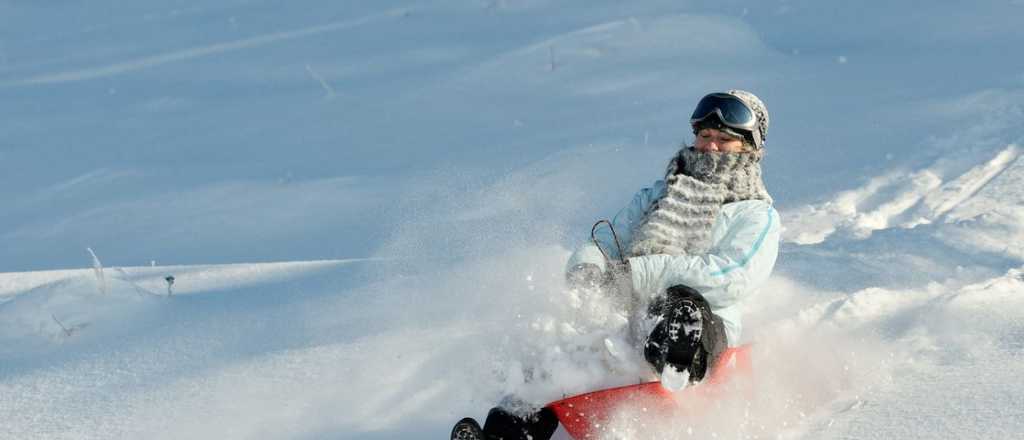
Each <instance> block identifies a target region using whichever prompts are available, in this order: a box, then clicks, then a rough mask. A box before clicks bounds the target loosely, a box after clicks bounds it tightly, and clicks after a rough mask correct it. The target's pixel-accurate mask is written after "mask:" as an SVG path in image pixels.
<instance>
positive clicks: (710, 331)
mask: <svg viewBox="0 0 1024 440" xmlns="http://www.w3.org/2000/svg"><path fill="white" fill-rule="evenodd" d="M649 313H650V314H651V315H652V316H654V317H656V319H657V324H655V326H654V330H653V331H651V334H650V336H648V338H647V342H646V344H645V345H644V358H645V359H647V362H649V363H650V364H651V366H653V367H654V369H655V371H657V372H658V374H661V373H662V371H664V369H665V366H666V365H672V367H673V368H675V369H676V370H677V371H683V370H686V371H688V373H689V376H690V381H692V382H697V381H700V380H701V379H703V378H704V375H705V374H706V373H707V371H708V370H710V369H711V367H712V366H713V365H712V364H713V363H714V361H715V360H717V358H718V355H719V354H720V353H721V352H722V351H723V350H724V349H725V347H726V345H727V342H726V340H725V328H724V326H723V324H722V320H721V319H719V318H718V317H717V316H715V315H714V314H712V313H711V306H710V305H709V304H708V302H707V300H705V299H704V297H703V296H702V295H701V294H700V293H699V292H697V291H696V290H694V289H692V288H690V287H687V286H682V285H679V286H672V287H670V288H669V289H668V291H667V292H666V294H665V297H664V298H662V299H661V300H660V301H656V302H655V303H653V304H651V307H650V309H649Z"/></svg>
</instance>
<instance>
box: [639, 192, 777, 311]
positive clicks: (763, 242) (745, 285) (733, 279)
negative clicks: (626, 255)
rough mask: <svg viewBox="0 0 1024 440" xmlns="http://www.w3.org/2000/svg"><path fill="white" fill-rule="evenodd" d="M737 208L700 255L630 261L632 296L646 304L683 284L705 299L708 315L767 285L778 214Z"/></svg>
mask: <svg viewBox="0 0 1024 440" xmlns="http://www.w3.org/2000/svg"><path fill="white" fill-rule="evenodd" d="M742 203H744V206H743V207H741V208H739V209H737V210H735V211H734V212H732V214H731V218H730V217H726V218H724V219H723V221H725V222H726V228H727V229H726V232H725V235H724V236H723V238H722V239H721V240H720V241H719V242H718V243H717V244H716V245H715V246H714V247H713V248H712V249H711V250H710V251H709V252H708V253H707V254H705V255H679V256H673V255H664V254H659V255H645V256H639V257H633V258H630V259H629V265H630V270H631V272H632V278H633V288H634V291H635V293H636V294H637V295H641V296H645V297H647V298H651V297H654V296H656V295H659V294H661V293H663V292H665V291H666V290H667V289H668V288H669V287H671V286H674V285H678V284H683V285H686V286H689V287H692V288H694V289H696V290H697V291H698V292H700V293H701V294H702V295H704V297H705V298H706V299H707V300H708V303H709V304H710V305H711V307H712V308H713V309H721V308H725V307H730V306H732V305H734V304H736V303H737V302H738V301H740V300H742V299H743V298H744V297H745V295H748V294H750V293H751V292H752V291H755V290H756V289H755V288H756V287H758V286H760V285H761V284H763V283H764V282H765V281H767V280H768V277H769V276H770V275H771V272H772V268H774V266H775V260H776V257H777V256H778V253H779V235H780V230H781V227H780V225H779V214H778V212H776V211H775V209H774V208H772V206H771V205H769V204H767V203H764V202H760V201H756V202H742ZM725 214H726V211H723V215H725Z"/></svg>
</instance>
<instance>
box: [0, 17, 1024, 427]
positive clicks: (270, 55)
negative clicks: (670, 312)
mask: <svg viewBox="0 0 1024 440" xmlns="http://www.w3.org/2000/svg"><path fill="white" fill-rule="evenodd" d="M1022 13H1024V6H1022V2H1020V1H1003V0H986V1H981V2H972V3H971V4H965V3H963V2H953V1H946V0H943V1H938V2H932V3H930V4H929V5H928V7H926V8H925V7H922V6H921V5H919V4H916V3H913V2H896V3H889V2H887V3H884V4H883V3H882V2H868V3H863V2H859V3H854V2H840V1H835V0H828V1H814V2H812V1H772V2H752V1H747V0H727V1H713V2H712V1H703V0H697V1H692V2H685V3H680V2H677V1H670V0H652V1H647V2H633V3H624V2H613V1H605V0H600V1H582V0H570V1H559V2H554V1H550V0H520V1H513V0H442V1H437V2H408V1H404V0H386V1H349V2H328V1H322V0H311V1H308V2H304V3H302V4H301V5H298V4H296V5H292V4H288V5H285V4H282V3H281V2H276V1H270V0H225V1H219V2H200V1H190V0H181V1H175V2H156V1H150V0H141V1H135V2H130V3H124V2H113V1H110V0H99V1H93V2H89V3H88V4H85V3H82V4H75V3H67V2H64V3H61V4H59V5H53V4H42V3H38V4H37V3H33V2H6V3H2V4H0V17H2V18H0V20H2V22H3V26H0V96H2V98H0V117H2V119H3V121H4V123H3V124H0V198H2V200H4V207H3V211H2V212H3V213H2V214H0V272H2V273H0V438H17V439H72V438H73V439H90V438H96V439H100V438H102V439H111V438H124V439H129V438H130V439H138V438H146V439H150V438H152V439H158V438H223V439H232V438H237V439H249V438H290V439H294V438H299V439H315V438H359V439H398V438H401V439H409V438H444V436H446V435H447V433H448V430H449V429H450V427H451V425H452V424H453V423H454V422H455V421H457V420H458V419H459V418H461V417H463V416H466V415H469V416H475V417H478V418H481V417H483V416H484V415H485V414H486V410H487V409H488V408H489V407H490V406H492V405H493V404H494V403H496V402H498V401H500V400H502V399H504V398H507V397H508V396H510V395H514V396H517V397H518V398H520V399H523V401H524V403H525V404H530V403H537V402H544V401H549V400H553V399H556V398H560V397H562V396H563V395H565V394H571V393H576V392H582V391H586V390H589V389H592V388H594V387H599V386H611V385H617V384H623V383H631V382H635V381H636V380H638V379H639V378H641V377H643V376H645V375H649V371H647V370H646V367H645V366H644V364H643V361H642V359H639V358H638V357H637V356H636V354H635V352H633V351H632V349H631V348H630V343H629V340H628V339H629V338H628V324H627V323H626V321H625V318H624V317H622V316H620V315H618V314H616V313H614V310H617V308H618V307H619V306H620V304H618V303H617V302H616V301H618V299H617V298H608V297H605V296H602V295H600V294H598V293H594V292H569V291H566V289H565V288H564V286H563V275H562V269H563V265H564V263H565V259H566V258H567V256H568V255H569V252H570V250H571V249H572V248H573V246H575V245H576V244H578V243H580V242H581V241H582V240H585V239H586V237H587V233H588V232H589V228H590V225H591V224H592V223H593V222H594V221H595V220H597V219H600V218H605V217H609V216H611V215H612V214H613V213H614V212H615V210H617V209H618V208H619V207H621V206H622V205H624V204H625V203H626V202H627V201H628V199H629V197H631V196H632V194H633V192H634V191H636V190H637V189H639V188H640V187H642V186H643V185H646V184H649V183H650V182H651V180H652V179H653V178H654V177H656V176H657V175H658V174H659V173H661V172H662V170H663V169H664V162H665V160H666V159H667V158H668V157H669V156H670V155H671V154H672V153H673V152H674V151H675V148H676V147H677V146H678V145H679V143H680V142H682V141H684V140H687V139H688V138H689V137H691V135H689V133H688V129H687V124H686V123H685V121H686V119H687V117H688V116H689V114H688V113H689V110H690V109H691V107H692V104H693V103H694V102H696V100H697V99H699V97H700V96H701V95H702V94H704V93H706V92H708V91H712V90H720V89H727V88H743V89H747V90H751V91H754V92H755V93H757V94H758V95H759V96H760V97H761V98H763V100H764V101H765V102H766V103H767V105H768V108H769V110H770V111H771V116H772V126H771V128H770V130H769V136H768V144H767V147H768V150H767V151H768V154H767V158H766V163H765V176H766V179H767V185H768V187H769V189H770V191H771V192H772V194H773V196H774V198H775V200H776V204H777V207H778V209H779V210H780V212H781V214H782V219H783V223H784V226H785V231H784V242H783V246H782V251H781V255H780V258H779V262H778V266H777V269H776V272H775V274H774V275H773V278H772V279H771V281H770V282H769V284H768V285H767V286H765V287H764V288H763V289H762V292H761V294H760V295H759V296H757V297H756V298H755V299H754V300H753V302H752V303H751V304H749V305H748V307H747V318H746V320H745V323H744V329H745V334H744V338H745V340H746V341H748V342H751V343H753V344H754V345H753V347H754V352H753V354H754V364H755V372H756V374H757V380H756V381H755V382H754V383H753V387H754V388H753V395H752V396H743V397H742V398H732V399H726V400H724V401H722V402H720V403H718V404H716V406H715V407H714V408H713V409H714V411H712V412H711V414H704V415H703V416H702V417H700V418H698V419H694V418H687V417H685V416H680V417H678V418H671V419H667V420H654V421H652V420H645V419H644V418H643V417H640V416H638V415H637V414H636V413H629V412H626V413H623V414H622V415H621V417H620V418H619V419H617V420H616V421H613V422H612V424H611V425H610V427H609V429H610V430H611V431H614V432H618V433H620V434H622V435H621V436H620V437H621V438H679V437H683V438H686V437H687V436H695V437H697V436H712V435H714V436H718V437H719V438H815V439H819V438H825V439H829V438H868V439H870V438H878V439H884V438H958V439H975V438H978V439H992V438H1014V437H1017V436H1019V433H1020V432H1024V425H1022V422H1021V420H1024V417H1021V416H1024V410H1022V408H1024V398H1022V397H1021V396H1024V388H1022V385H1020V383H1021V382H1020V380H1019V377H1020V376H1021V374H1022V373H1024V356H1022V349H1024V304H1022V302H1024V247H1022V246H1024V245H1022V244H1021V243H1024V226H1022V225H1024V189H1022V188H1024V159H1022V157H1021V152H1022V151H1021V145H1022V143H1024V129H1022V126H1021V124H1020V121H1021V120H1022V117H1024V104H1021V103H1022V102H1024V59H1021V57H1016V56H1012V55H1013V54H1015V53H1017V52H1019V49H1020V47H1022V45H1024V31H1022V30H1021V25H1020V23H1019V17H1020V16H1021V14H1022ZM90 254H92V255H90ZM168 276H173V277H174V280H175V281H174V284H173V286H171V291H169V290H168V287H169V286H168V282H167V281H166V277H168ZM634 410H637V411H641V410H642V409H636V408H634ZM557 435H562V437H561V438H564V435H563V434H561V433H560V434H557ZM613 437H614V436H613Z"/></svg>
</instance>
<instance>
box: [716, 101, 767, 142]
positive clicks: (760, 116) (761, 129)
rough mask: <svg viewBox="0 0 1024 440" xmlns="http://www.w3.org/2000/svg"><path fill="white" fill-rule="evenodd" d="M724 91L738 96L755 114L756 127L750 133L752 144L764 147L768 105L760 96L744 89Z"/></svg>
mask: <svg viewBox="0 0 1024 440" xmlns="http://www.w3.org/2000/svg"><path fill="white" fill-rule="evenodd" d="M725 93H728V94H730V95H732V96H735V97H737V98H739V100H740V101H743V103H744V104H746V105H747V107H750V109H751V110H753V111H754V115H756V116H757V128H755V129H754V130H753V133H751V134H752V136H753V138H754V139H753V141H754V146H755V147H757V148H764V141H765V139H767V138H768V107H765V105H764V102H762V101H761V98H758V97H757V95H755V94H753V93H750V92H748V91H746V90H737V89H733V90H729V91H728V92H725Z"/></svg>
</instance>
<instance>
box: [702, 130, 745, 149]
mask: <svg viewBox="0 0 1024 440" xmlns="http://www.w3.org/2000/svg"><path fill="white" fill-rule="evenodd" d="M693 147H694V148H696V149H697V151H703V152H713V153H741V152H744V151H746V150H747V149H746V148H745V147H744V146H743V140H742V139H740V138H737V137H734V136H732V135H729V134H727V133H725V132H724V131H721V130H716V129H714V128H702V129H701V130H700V131H698V132H697V143H696V144H694V146H693Z"/></svg>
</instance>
